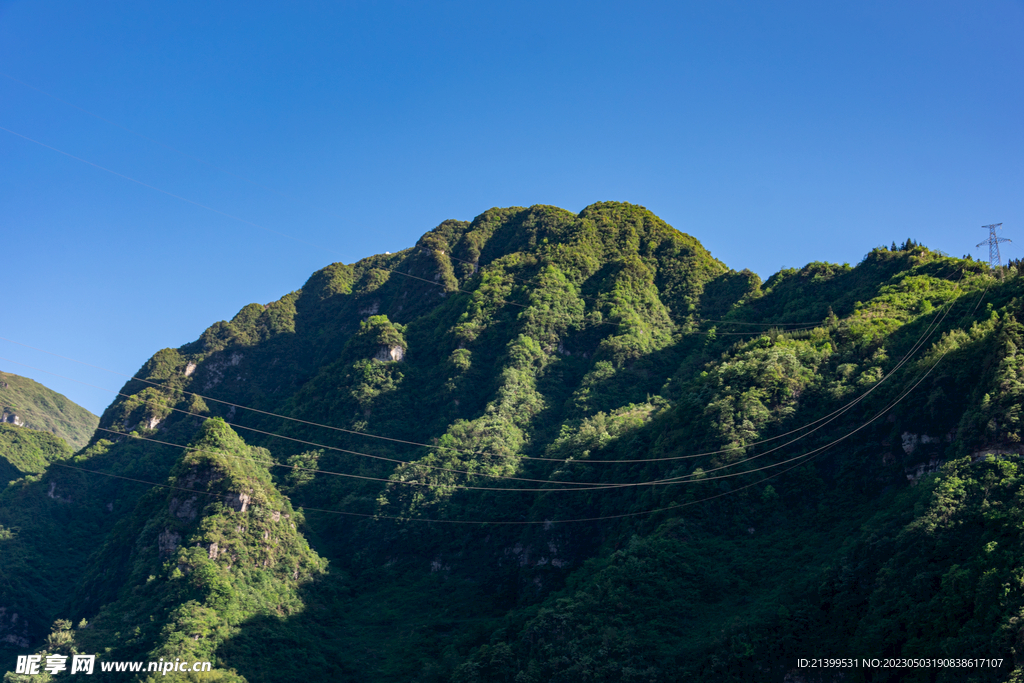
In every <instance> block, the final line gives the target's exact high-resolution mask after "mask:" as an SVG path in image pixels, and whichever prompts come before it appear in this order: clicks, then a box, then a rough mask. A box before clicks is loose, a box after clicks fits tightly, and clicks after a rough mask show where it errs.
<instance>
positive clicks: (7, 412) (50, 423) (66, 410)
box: [0, 372, 99, 450]
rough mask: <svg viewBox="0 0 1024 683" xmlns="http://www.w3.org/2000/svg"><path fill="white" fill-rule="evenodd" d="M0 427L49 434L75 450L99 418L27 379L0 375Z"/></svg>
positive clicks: (88, 435) (93, 429)
mask: <svg viewBox="0 0 1024 683" xmlns="http://www.w3.org/2000/svg"><path fill="white" fill-rule="evenodd" d="M0 423H7V424H12V425H15V426H18V427H27V428H29V429H35V430H37V431H42V432H50V433H51V434H54V435H56V436H58V437H60V438H61V439H63V440H64V441H66V442H67V443H68V444H70V445H71V447H72V448H73V449H74V450H78V449H80V448H82V447H83V446H85V444H87V443H88V442H89V439H90V438H91V437H92V434H93V432H94V431H95V430H96V425H97V424H99V418H98V417H96V416H95V415H93V414H92V413H90V412H89V411H88V410H86V409H85V408H83V407H82V406H80V405H78V404H77V403H74V402H72V401H70V400H69V399H67V398H66V397H65V396H63V395H61V394H58V393H57V392H56V391H53V390H51V389H47V388H46V387H44V386H43V385H42V384H39V383H38V382H36V381H34V380H31V379H29V378H28V377H20V376H18V375H12V374H10V373H8V372H0Z"/></svg>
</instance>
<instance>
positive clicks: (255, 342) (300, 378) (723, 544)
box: [0, 203, 1024, 683]
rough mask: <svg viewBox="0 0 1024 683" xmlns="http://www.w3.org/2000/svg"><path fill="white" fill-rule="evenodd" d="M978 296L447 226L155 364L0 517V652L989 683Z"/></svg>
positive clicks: (994, 395)
mask: <svg viewBox="0 0 1024 683" xmlns="http://www.w3.org/2000/svg"><path fill="white" fill-rule="evenodd" d="M999 275H1000V277H997V276H996V274H994V273H993V272H991V270H990V269H989V267H988V266H987V265H986V264H983V263H977V262H974V261H971V260H970V259H967V260H962V259H956V258H950V257H948V256H945V255H944V254H941V253H939V252H934V251H930V250H928V249H926V248H925V247H923V246H920V245H918V244H916V243H914V242H913V241H911V240H907V241H906V242H905V243H904V244H903V245H902V246H901V247H896V245H895V244H893V246H892V247H891V248H885V247H883V248H877V249H874V250H872V251H871V252H870V253H868V254H867V255H866V256H865V257H864V259H863V261H862V262H861V263H859V264H857V265H856V266H850V265H845V264H844V265H836V264H828V263H812V264H809V265H807V266H806V267H804V268H801V269H787V270H783V271H781V272H779V273H776V274H775V275H773V276H772V277H771V278H769V279H768V280H767V281H766V282H761V280H760V279H759V278H758V277H757V276H756V275H754V274H753V273H750V272H749V271H735V270H730V269H729V268H727V267H726V266H725V265H724V264H722V263H721V262H719V261H717V260H716V259H714V258H713V257H712V256H711V255H710V254H709V253H708V252H707V251H706V250H705V249H704V248H703V247H702V246H701V245H700V244H699V243H698V242H697V240H695V239H694V238H692V237H690V236H688V235H684V234H682V233H680V232H678V231H676V230H674V229H672V228H671V227H669V226H668V225H666V224H665V223H664V222H663V221H661V220H660V219H658V218H657V217H656V216H654V215H653V214H651V213H650V212H649V211H647V210H645V209H643V208H642V207H638V206H632V205H629V204H619V203H601V204H595V205H593V206H590V207H587V208H586V209H584V210H583V211H582V212H580V213H579V214H578V215H577V214H572V213H570V212H567V211H564V210H561V209H557V208H554V207H547V206H535V207H530V208H508V209H492V210H490V211H487V212H485V213H484V214H482V215H480V216H478V217H477V218H476V219H474V220H473V221H472V222H463V221H454V220H452V221H445V222H444V223H442V224H441V225H439V226H438V227H437V228H435V229H433V230H431V231H430V232H428V233H427V234H425V235H424V236H423V237H422V238H421V239H420V240H419V242H418V243H417V244H416V246H415V247H413V248H411V249H407V250H405V251H402V252H398V253H395V254H384V255H378V256H373V257H370V258H367V259H364V260H362V261H359V262H358V263H355V264H352V265H344V264H333V265H330V266H328V267H326V268H324V269H323V270H321V271H318V272H317V273H314V274H313V276H312V277H311V278H310V279H309V281H308V282H306V284H305V285H304V286H303V287H302V289H301V290H299V291H296V292H292V293H290V294H287V295H286V296H284V297H282V298H281V299H280V300H278V301H276V302H273V303H270V304H267V305H265V306H264V305H259V304H251V305H249V306H246V307H245V308H243V309H242V310H241V311H240V312H239V313H238V314H237V315H236V316H235V317H234V318H233V319H232V320H231V321H225V322H220V323H217V324H215V325H213V326H212V327H210V328H209V329H208V330H207V331H206V332H205V333H204V334H203V335H202V336H201V337H200V338H199V339H198V340H197V341H195V342H193V343H190V344H187V345H185V346H183V347H181V348H178V349H164V350H162V351H159V352H157V353H156V354H155V355H154V356H153V358H151V359H150V360H149V361H148V362H147V363H146V364H145V365H144V366H143V367H142V369H140V371H139V372H138V373H137V375H136V377H135V378H133V379H132V380H131V381H130V382H128V383H127V384H126V385H125V387H124V388H123V389H122V394H124V395H125V396H126V397H122V398H119V399H118V400H117V401H115V402H114V403H113V404H111V406H110V407H109V408H108V409H107V410H106V411H105V412H104V414H103V416H102V418H101V421H100V426H102V427H103V428H104V429H107V430H111V431H112V432H115V433H120V434H121V436H117V435H116V434H114V433H111V432H97V433H96V434H95V435H94V436H93V438H92V440H91V441H90V443H89V444H88V446H87V447H86V448H85V449H83V450H81V451H80V452H78V453H77V454H76V455H75V456H74V458H72V459H71V460H67V461H62V462H59V463H55V464H54V465H52V466H50V467H49V468H48V469H47V470H46V471H45V472H44V473H42V474H40V475H34V476H28V477H25V478H23V479H21V480H19V482H17V483H16V484H15V485H13V486H9V487H8V488H7V489H6V490H4V491H3V492H2V493H0V575H2V576H3V577H4V579H5V581H4V582H3V583H2V584H0V647H4V648H6V649H5V656H7V660H8V661H9V662H11V666H13V663H14V661H15V655H18V654H27V653H30V652H36V653H40V654H54V653H63V654H66V655H70V654H73V653H76V652H78V653H91V654H97V655H99V662H98V663H97V667H99V666H100V665H101V664H102V663H109V662H115V661H129V660H131V661H154V662H156V661H164V662H169V661H172V660H181V661H183V662H193V661H195V660H201V661H210V662H211V663H212V665H213V668H214V670H213V671H212V672H209V673H206V674H193V673H181V672H177V671H175V672H170V673H168V674H167V675H166V676H163V675H160V676H158V675H156V674H154V673H151V672H142V673H139V674H138V678H137V679H138V680H153V681H155V680H165V679H166V680H223V681H241V680H246V681H250V683H256V682H257V681H274V682H279V681H311V680H353V681H355V680H358V681H422V682H428V681H430V682H435V681H436V682H440V681H450V682H452V683H468V682H474V681H509V682H511V681H515V682H517V683H527V682H532V681H536V682H541V681H545V682H546V681H574V682H576V681H581V680H582V681H666V682H667V681H686V680H721V681H748V680H765V681H780V682H781V681H795V680H806V681H812V680H813V681H839V680H842V681H897V680H913V681H964V680H973V681H996V680H1011V679H1012V680H1020V678H1021V676H1022V672H1024V669H1022V668H1021V667H1022V666H1024V651H1022V647H1024V646H1022V645H1021V643H1024V621H1022V619H1024V570H1022V569H1021V562H1020V559H1021V558H1022V557H1024V538H1022V534H1021V529H1022V524H1021V522H1022V521H1024V520H1022V517H1024V508H1022V507H1021V503H1020V501H1021V500H1022V497H1024V487H1022V483H1024V478H1022V476H1024V467H1022V465H1021V461H1020V459H1019V455H1020V454H1021V452H1022V447H1021V445H1020V443H1021V431H1022V425H1021V423H1020V421H1021V396H1022V393H1024V360H1022V359H1024V356H1020V355H1019V354H1018V350H1019V349H1020V348H1021V347H1022V345H1024V327H1022V326H1021V324H1020V323H1019V322H1018V317H1020V316H1021V310H1020V308H1021V301H1022V295H1024V279H1021V278H1019V277H1017V272H1016V269H1007V270H1006V272H1004V273H1001V274H999ZM815 658H832V659H835V658H856V660H857V661H856V666H854V667H846V668H834V667H831V666H829V667H822V666H820V665H819V666H818V667H813V666H804V667H803V668H801V666H800V660H801V659H809V660H814V659H815ZM876 658H877V659H878V660H879V662H880V663H879V664H878V665H877V666H874V665H872V664H871V662H870V661H866V662H865V661H864V660H871V659H876ZM887 659H888V660H895V661H896V665H895V666H886V665H885V661H886V660H887ZM901 659H918V660H920V659H929V661H928V662H926V663H925V664H927V665H925V666H903V665H902V664H900V662H899V660H901ZM968 660H969V661H970V666H969V668H968V667H967V665H966V662H967V661H968ZM44 661H45V659H44ZM936 662H937V663H936ZM812 664H813V662H812ZM911 664H914V662H911ZM916 664H921V662H916ZM65 673H66V672H65ZM46 675H48V674H46ZM61 675H62V674H57V676H56V677H60V676H61ZM123 675H124V674H122V676H123ZM5 680H9V681H14V680H45V676H43V677H40V676H19V675H18V674H15V673H9V674H8V675H7V677H6V678H5Z"/></svg>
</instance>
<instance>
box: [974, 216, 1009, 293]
mask: <svg viewBox="0 0 1024 683" xmlns="http://www.w3.org/2000/svg"><path fill="white" fill-rule="evenodd" d="M1001 225H1002V223H993V224H992V225H983V226H981V227H983V228H986V229H988V239H987V240H985V241H984V242H978V244H977V246H979V247H980V246H982V245H984V244H987V245H988V265H989V266H991V267H992V268H995V269H996V270H998V271H999V279H1000V280H1002V279H1003V262H1002V259H1000V258H999V243H1000V242H1012V241H1013V240H1010V239H1007V238H1005V237H998V236H997V235H996V229H997V228H998V227H999V226H1001Z"/></svg>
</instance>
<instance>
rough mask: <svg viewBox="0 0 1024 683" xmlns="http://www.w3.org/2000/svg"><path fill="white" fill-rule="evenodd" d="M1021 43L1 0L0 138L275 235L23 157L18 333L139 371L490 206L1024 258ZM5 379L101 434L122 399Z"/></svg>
mask: <svg viewBox="0 0 1024 683" xmlns="http://www.w3.org/2000/svg"><path fill="white" fill-rule="evenodd" d="M1022 35H1024V2H1021V1H1020V0H1017V1H1012V2H1011V1H1009V0H994V1H979V2H973V3H967V2H955V3H954V2H942V1H935V0H932V1H929V2H898V1H893V0H889V1H886V2H870V1H863V2H846V3H821V2H797V1H793V2H777V3H765V2H752V1H751V2H735V1H729V0H721V1H716V2H689V3H687V2H647V3H643V2H632V3H608V2H594V1H591V2H550V1H549V2H544V3H540V2H516V3H480V2H431V3H423V2H385V1H381V2H332V3H312V2H288V3H259V2H257V3H252V2H247V3H241V2H220V3H208V2H202V3H200V2H188V1H181V2H174V3H171V2H164V3H137V2H91V3H68V2H63V1H62V2H57V1H48V0H32V1H31V2H30V1H28V0H16V1H11V0H0V72H2V73H3V74H5V75H4V76H0V126H2V127H3V128H6V129H8V130H10V131H14V132H15V133H17V134H20V135H21V136H26V137H28V138H31V139H33V140H36V141H38V142H40V143H44V144H46V145H49V146H50V147H53V148H56V149H59V150H61V151H63V152H66V153H67V154H71V155H74V156H76V157H79V158H81V159H84V160H87V161H89V162H91V163H92V164H96V165H98V166H102V167H104V168H107V169H110V170H112V171H116V172H117V173H120V174H123V175H125V176H129V177H131V178H133V179H136V180H138V181H140V182H142V183H146V184H148V185H151V186H153V187H156V188H159V189H160V190H163V191H164V192H167V193H171V194H174V195H178V196H181V197H185V198H187V199H189V200H191V201H192V202H196V203H198V204H202V205H205V206H208V207H211V208H214V209H216V210H218V211H220V212H223V213H227V214H230V215H232V216H236V217H238V218H242V219H244V220H245V221H249V222H250V223H255V224H257V225H259V226H261V227H254V226H253V225H251V224H250V223H244V222H241V221H238V220H234V219H232V218H228V217H226V216H224V215H222V214H218V213H214V212H212V211H209V210H206V209H203V208H200V207H199V206H196V205H195V204H190V203H186V202H184V201H181V200H179V199H176V198H173V197H171V196H169V195H167V194H163V193H161V192H158V191H156V190H154V189H150V188H148V187H143V186H141V185H138V184H136V183H133V182H130V181H128V180H126V179H124V178H122V177H119V176H115V175H112V174H110V173H107V172H104V171H102V170H99V169H98V168H96V167H95V166H91V165H87V164H86V163H83V162H82V161H78V160H75V159H72V158H69V157H68V156H65V155H62V154H60V153H58V152H56V151H53V150H52V149H48V148H46V147H42V146H40V145H39V144H35V143H33V142H29V141H28V140H26V139H24V138H23V137H18V136H17V135H15V134H13V133H10V132H7V131H0V226H2V231H0V240H2V244H3V247H2V252H0V263H2V264H3V272H4V275H5V277H4V278H3V279H4V282H5V288H4V297H3V314H2V318H0V319H2V320H3V323H2V325H0V336H3V337H6V338H8V339H13V340H16V341H19V342H22V343H24V344H29V345H31V346H35V347H38V348H40V349H45V350H47V351H51V352H54V353H58V354H62V355H65V356H68V357H71V358H76V359H79V360H82V361H86V362H90V363H93V364H95V365H99V366H103V367H106V368H110V369H113V370H117V371H119V372H122V373H126V374H131V373H133V372H134V371H135V370H137V369H138V368H139V367H140V366H141V364H142V363H143V362H145V360H146V359H147V358H148V357H149V356H150V355H152V354H153V353H154V352H155V351H157V350H158V349H160V348H163V347H168V346H171V347H174V346H179V345H181V344H183V343H186V342H188V341H191V340H193V339H195V338H196V337H198V336H199V334H201V332H202V331H203V330H204V329H205V328H206V327H207V326H209V325H210V324H212V323H213V322H216V321H218V320H222V319H229V318H231V317H232V316H233V315H234V313H235V312H237V310H238V309H240V308H241V307H242V306H244V305H246V304H248V303H251V302H259V303H266V302H269V301H272V300H275V299H277V298H279V297H280V296H282V295H283V294H285V293H287V292H289V291H292V290H295V289H298V288H299V287H301V286H302V284H303V282H305V280H306V279H307V278H308V277H309V275H310V274H311V273H312V272H313V271H315V270H316V269H318V268H321V267H323V266H325V265H327V264H328V263H331V262H334V261H344V262H352V261H355V260H358V259H359V258H362V257H364V256H368V255H370V254H374V253H378V252H383V251H397V250H399V249H402V248H405V247H408V246H411V245H413V244H414V243H415V241H416V239H417V238H418V237H419V236H420V235H421V234H423V233H424V232H426V231H427V230H429V229H430V228H432V227H434V226H436V225H437V224H438V223H439V222H441V221H442V220H444V219H447V218H459V219H465V220H469V219H472V218H473V217H474V216H476V215H478V214H480V213H481V212H483V211H484V210H486V209H488V208H490V207H492V206H511V205H519V206H529V205H532V204H553V205H557V206H561V207H563V208H566V209H569V210H572V211H579V210H580V209H582V208H583V207H585V206H587V205H588V204H591V203H593V202H596V201H605V200H617V201H629V202H633V203H636V204H642V205H644V206H646V207H648V208H649V209H651V210H652V211H654V212H655V213H656V214H658V215H659V216H661V217H662V218H664V219H665V220H666V221H668V222H669V223H670V224H671V225H673V226H674V227H676V228H678V229H679V230H682V231H683V232H687V233H689V234H692V235H694V236H695V237H697V238H698V239H699V240H701V242H702V243H703V244H704V245H705V246H706V247H708V249H710V250H711V252H712V253H713V254H714V255H715V256H716V257H718V258H719V259H721V260H723V261H724V262H725V263H727V264H728V265H729V266H731V267H733V268H736V269H741V268H750V269H752V270H754V271H756V272H758V273H759V274H760V275H761V276H762V277H767V276H769V275H771V274H772V273H773V272H775V271H777V270H778V269H779V268H781V267H783V266H788V267H793V266H801V265H803V264H805V263H807V262H809V261H835V262H850V263H856V262H857V261H859V260H860V259H861V258H862V257H863V255H864V254H865V253H866V252H868V251H870V250H871V249H872V248H873V247H875V246H877V245H880V244H889V243H890V242H892V241H894V240H895V241H897V242H901V241H903V240H904V239H906V238H907V237H913V238H914V239H916V240H918V241H921V242H923V243H925V244H926V245H928V246H930V247H933V248H936V249H942V250H944V251H946V252H948V253H950V254H954V255H958V256H959V255H963V254H965V253H973V254H974V255H975V256H976V257H978V256H986V257H987V252H984V251H983V250H981V249H975V248H974V245H975V244H976V243H977V242H979V241H981V240H982V239H984V237H985V233H984V231H982V230H981V228H980V226H981V225H983V224H986V223H993V222H1003V223H1004V235H1005V236H1006V237H1009V238H1011V239H1015V240H1016V241H1017V243H1015V244H1012V245H1005V246H1006V249H1005V251H1004V254H1005V256H1004V258H1012V257H1018V258H1019V257H1021V256H1024V203H1022V200H1024V196H1022V188H1024V161H1022V160H1024V154H1022V152H1024V125H1022V120H1024V119H1022V113H1024V106H1022V105H1024V92H1022V91H1024V41H1021V36H1022ZM12 78H13V79H17V80H12ZM19 81H21V82H19ZM26 84H28V85H26ZM29 86H32V87H29ZM33 88H36V89H33ZM40 91H43V92H40ZM44 93H48V95H47V94H44ZM51 96H53V97H56V98H60V99H61V100H65V101H66V102H67V103H70V104H71V105H74V107H73V106H69V104H65V103H62V102H60V101H58V100H56V99H54V98H53V97H51ZM75 107H78V108H80V109H77V108H75ZM81 109H84V110H87V111H88V112H91V113H92V114H95V115H97V116H99V117H102V118H103V119H107V120H109V121H110V122H114V124H117V125H113V124H112V123H109V122H107V121H103V120H100V119H98V118H96V117H94V116H91V115H90V114H88V113H85V112H83V111H81ZM126 129H130V131H135V132H136V133H138V135H136V134H133V133H132V132H129V130H126ZM170 148H173V149H174V150H178V152H180V153H178V152H175V151H172V150H171V149H170ZM186 155H188V156H186ZM190 157H196V158H199V159H202V160H204V161H205V162H207V163H206V164H203V163H200V162H199V161H196V160H195V159H194V158H190ZM214 167H216V168H214ZM218 169H223V170H224V171H229V172H230V174H229V173H225V172H223V171H222V170H218ZM231 174H234V175H231ZM242 178H245V179H247V180H248V181H251V182H247V180H243V179H242ZM261 185H262V186H265V187H266V188H271V189H272V190H274V192H271V191H269V190H267V189H264V187H260V186H261ZM278 193H280V194H278ZM282 195H285V196H282ZM281 233H283V234H285V235H288V236H290V237H282V236H281ZM1018 245H1019V246H1018ZM0 357H2V358H4V359H7V360H0V369H2V370H4V371H7V372H14V373H16V374H21V375H26V376H29V377H33V378H34V379H36V380H38V381H41V382H43V383H44V384H46V385H48V386H50V387H52V388H54V389H56V390H58V391H60V392H61V393H64V394H65V395H67V396H68V397H69V398H71V399H72V400H75V401H77V402H79V403H81V404H82V405H84V406H85V407H87V408H89V409H90V410H92V411H93V412H97V413H99V412H101V411H102V410H103V408H104V407H105V406H106V405H107V404H108V403H109V402H110V400H111V399H112V396H113V395H112V394H111V393H110V392H109V391H102V390H100V389H98V388H92V387H89V386H85V385H83V384H80V383H78V382H87V383H89V384H92V385H96V386H97V387H105V388H108V389H113V390H116V389H117V388H119V387H120V385H121V381H122V380H121V379H120V378H118V377H117V376H116V375H110V374H108V373H104V372H101V371H98V370H93V369H89V368H86V367H84V366H81V365H77V364H74V363H70V362H68V361H62V360H60V359H57V358H55V357H53V356H48V355H46V354H43V353H40V352H38V351H31V350H29V349H26V348H24V347H19V346H16V345H13V344H11V343H9V342H3V341H0ZM17 363H22V364H26V365H31V366H34V367H36V368H39V369H38V370H33V369H29V368H27V367H25V365H18V364H17ZM42 370H48V371H50V372H51V373H58V374H60V375H63V376H64V377H66V378H67V379H64V378H59V377H55V376H54V375H48V374H46V373H45V372H42ZM72 380H78V382H75V381H72Z"/></svg>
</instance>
